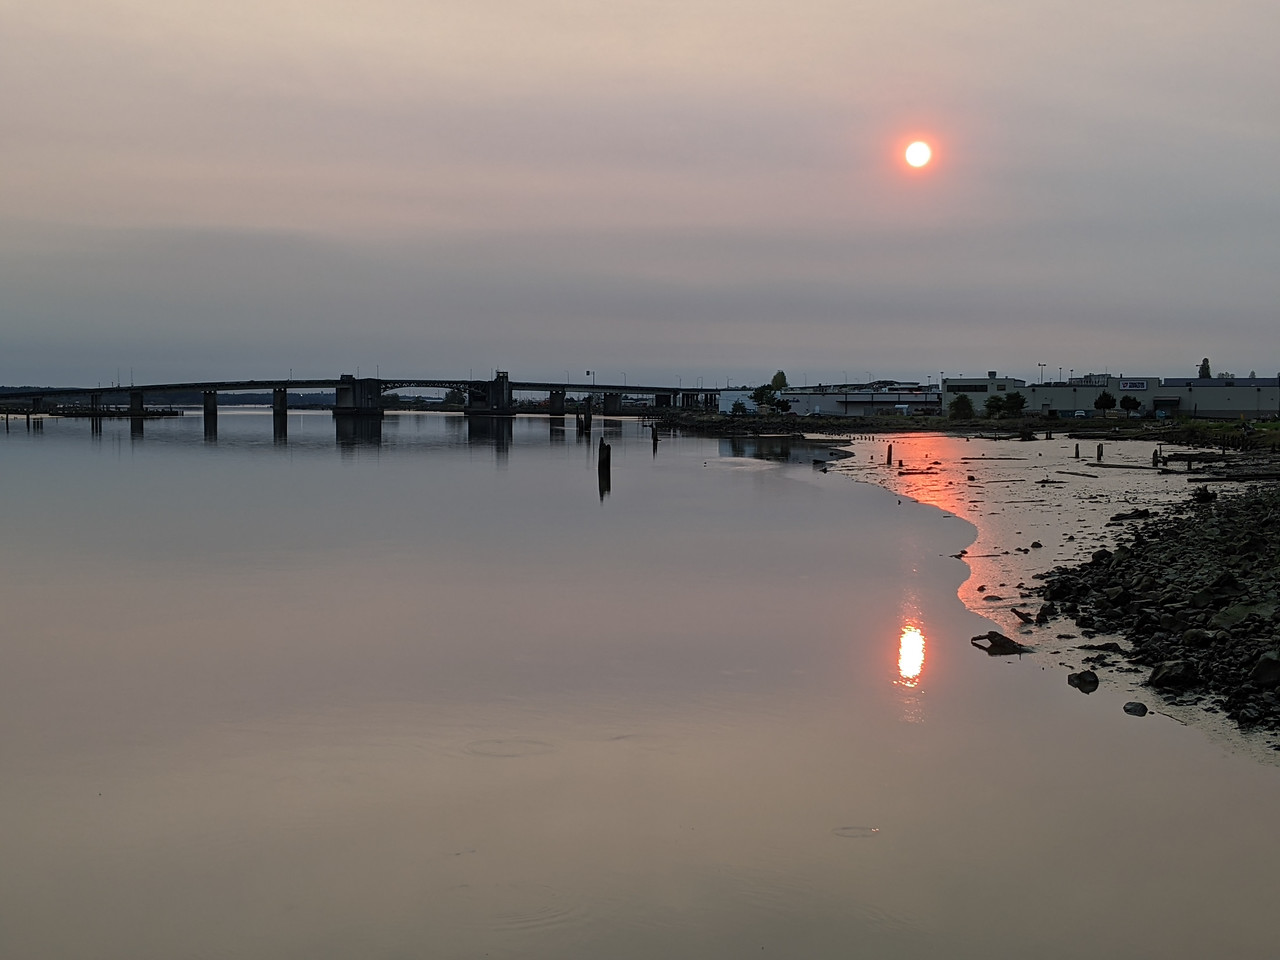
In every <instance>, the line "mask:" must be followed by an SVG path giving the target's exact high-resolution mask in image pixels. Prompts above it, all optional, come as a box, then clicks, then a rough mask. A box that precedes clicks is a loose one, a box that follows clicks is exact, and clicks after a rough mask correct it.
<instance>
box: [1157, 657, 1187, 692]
mask: <svg viewBox="0 0 1280 960" xmlns="http://www.w3.org/2000/svg"><path fill="white" fill-rule="evenodd" d="M1199 682H1200V672H1199V671H1198V670H1197V669H1196V665H1195V664H1194V663H1192V662H1191V661H1190V660H1166V661H1165V662H1164V663H1161V664H1157V665H1156V668H1155V669H1154V670H1152V671H1151V677H1150V678H1149V679H1148V680H1147V683H1149V684H1151V686H1153V687H1155V688H1156V689H1158V690H1185V689H1186V688H1187V687H1193V686H1195V685H1196V684H1197V683H1199Z"/></svg>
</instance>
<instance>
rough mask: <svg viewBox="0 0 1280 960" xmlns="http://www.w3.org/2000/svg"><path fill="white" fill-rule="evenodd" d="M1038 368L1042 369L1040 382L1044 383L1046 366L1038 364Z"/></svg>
mask: <svg viewBox="0 0 1280 960" xmlns="http://www.w3.org/2000/svg"><path fill="white" fill-rule="evenodd" d="M1036 366H1037V367H1039V368H1040V382H1041V383H1044V364H1043V363H1037V364H1036Z"/></svg>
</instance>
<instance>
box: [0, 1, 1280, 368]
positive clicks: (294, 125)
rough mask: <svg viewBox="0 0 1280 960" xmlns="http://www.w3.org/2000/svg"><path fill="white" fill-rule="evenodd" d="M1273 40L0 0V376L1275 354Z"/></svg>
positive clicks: (1150, 14)
mask: <svg viewBox="0 0 1280 960" xmlns="http://www.w3.org/2000/svg"><path fill="white" fill-rule="evenodd" d="M1278 41H1280V4H1277V3H1276V2H1275V0H1257V2H1239V3H1233V2H1229V0H1228V2H1222V0H1220V2H1217V3H1212V4H1210V3H1206V2H1204V0H1196V2H1182V0H1159V2H1156V0H1129V2H1125V3H1120V4H1117V3H1114V2H1106V3H1104V2H1101V0H1071V2H1066V0H1063V2H1037V0H1000V2H981V0H971V2H966V3H957V2H955V0H948V2H944V0H893V2H889V0H881V2H874V3H867V2H859V0H833V2H825V0H822V2H818V0H789V2H786V3H782V2H757V0H682V2H672V0H629V2H626V3H603V2H600V0H595V2H585V0H565V2H551V0H521V2H508V0H467V2H453V0H449V2H439V0H361V2H360V3H352V2H350V0H252V2H243V0H222V2H219V3H212V2H202V3H201V2H193V0H0V383H4V384H17V383H95V382H108V381H110V380H112V379H114V378H115V377H116V373H117V370H121V371H123V376H124V377H126V378H127V377H128V376H129V370H130V369H132V371H133V376H134V378H135V379H136V380H137V382H140V383H141V382H147V381H157V380H178V379H188V378H192V379H195V378H206V377H207V378H230V377H253V376H264V377H273V376H284V375H286V374H287V373H288V372H289V370H291V369H292V371H293V373H294V375H295V376H298V377H302V376H333V375H335V374H337V373H339V372H346V371H350V372H354V370H355V368H356V367H357V366H359V367H360V368H361V372H362V373H372V372H373V371H374V370H375V368H379V369H380V370H381V372H382V373H383V375H384V376H393V375H405V376H408V375H417V376H444V375H457V374H459V373H463V372H466V371H467V370H471V369H474V370H475V371H476V373H477V374H481V373H487V372H488V371H489V370H490V369H492V368H494V367H500V368H505V369H509V370H510V371H511V373H512V376H513V377H516V378H518V379H526V378H528V379H532V378H542V377H546V378H551V379H562V378H563V377H564V376H565V374H566V372H567V373H570V374H572V375H573V376H574V377H578V376H580V375H582V374H583V372H584V371H585V370H588V369H594V370H597V371H599V376H600V378H601V379H603V380H616V379H619V378H620V377H621V375H622V374H623V373H624V372H625V373H626V375H627V378H628V379H629V381H630V382H632V383H636V382H650V383H653V382H661V383H667V382H673V381H674V380H675V378H676V377H677V376H682V377H683V378H684V380H685V382H691V379H692V378H694V377H696V376H703V377H705V378H706V380H707V382H712V381H717V380H722V379H723V378H724V377H726V376H728V377H730V378H732V379H733V380H734V381H735V382H738V381H741V380H746V381H752V382H758V381H760V380H762V379H765V378H767V377H768V376H769V375H770V374H771V373H772V372H773V371H774V370H775V369H777V368H778V367H782V368H784V369H785V370H786V371H787V372H788V374H789V375H790V377H791V379H792V380H793V382H803V381H805V380H806V379H807V380H808V382H810V383H815V382H819V381H825V382H830V381H833V380H838V379H841V378H843V377H844V375H845V373H846V372H847V374H848V376H849V377H850V378H851V379H861V378H863V377H864V376H866V374H868V373H870V374H871V375H873V376H876V377H880V376H901V377H909V378H912V379H919V378H923V377H925V376H926V375H930V374H932V375H933V376H936V375H937V373H938V371H940V370H945V371H947V373H948V375H951V374H959V373H968V374H974V373H978V372H982V371H985V370H987V369H998V370H1000V371H1001V372H1007V373H1009V374H1011V375H1014V376H1025V377H1027V378H1028V379H1033V378H1037V377H1038V376H1039V368H1038V366H1037V364H1038V363H1044V364H1046V369H1047V371H1048V372H1049V375H1050V376H1055V377H1056V376H1057V371H1058V368H1059V367H1062V368H1063V370H1064V373H1065V372H1066V371H1067V370H1068V369H1074V370H1075V371H1076V372H1077V373H1082V372H1085V371H1098V372H1101V371H1102V370H1104V369H1109V370H1110V371H1112V372H1125V373H1128V374H1130V375H1140V374H1156V375H1181V376H1190V375H1194V373H1195V368H1196V365H1197V364H1198V362H1199V360H1200V358H1201V357H1203V356H1205V355H1208V356H1209V357H1210V358H1211V359H1212V361H1213V366H1214V368H1215V370H1218V369H1229V370H1232V371H1233V372H1236V373H1238V374H1241V375H1243V374H1245V373H1247V372H1248V371H1249V370H1250V369H1256V370H1257V371H1258V373H1259V374H1260V375H1264V374H1270V375H1272V376H1274V375H1275V374H1276V371H1277V370H1280V349H1277V344H1278V343H1280V338H1278V337H1277V336H1276V333H1277V330H1278V329H1280V175H1278V174H1277V156H1278V155H1280V55H1277V52H1276V49H1277V42H1278ZM915 138H924V139H926V140H929V141H930V142H931V143H932V144H933V146H934V150H935V161H934V163H933V164H932V165H931V166H930V167H928V168H926V169H925V170H924V171H921V172H912V171H910V170H908V169H907V168H906V166H905V164H904V163H903V162H902V160H901V154H902V150H903V148H904V147H905V146H906V144H907V143H908V142H910V141H911V140H912V139H915Z"/></svg>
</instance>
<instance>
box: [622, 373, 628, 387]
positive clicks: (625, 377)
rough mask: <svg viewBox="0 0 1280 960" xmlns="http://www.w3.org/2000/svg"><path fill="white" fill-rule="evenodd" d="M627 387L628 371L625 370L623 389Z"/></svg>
mask: <svg viewBox="0 0 1280 960" xmlns="http://www.w3.org/2000/svg"><path fill="white" fill-rule="evenodd" d="M626 388H627V371H625V370H623V371H622V389H624V390H625V389H626Z"/></svg>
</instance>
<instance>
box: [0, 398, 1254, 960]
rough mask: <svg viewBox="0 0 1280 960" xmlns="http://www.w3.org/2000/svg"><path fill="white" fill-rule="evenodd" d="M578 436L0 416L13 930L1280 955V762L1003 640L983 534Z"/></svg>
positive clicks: (884, 503) (447, 948)
mask: <svg viewBox="0 0 1280 960" xmlns="http://www.w3.org/2000/svg"><path fill="white" fill-rule="evenodd" d="M568 425H569V429H568V431H567V432H563V431H557V430H556V429H555V428H554V427H552V426H551V425H549V423H548V421H547V420H545V419H520V420H517V421H516V422H515V423H514V424H512V425H511V427H510V434H509V435H507V434H506V433H505V432H504V431H503V430H501V429H499V430H497V431H494V430H493V429H489V430H483V429H480V428H479V427H477V426H476V425H474V424H468V423H467V422H466V421H465V420H464V419H462V418H458V417H448V416H438V415H425V414H424V415H405V416H394V417H389V418H388V420H387V422H386V424H385V425H384V427H383V432H382V441H381V443H380V444H377V445H374V444H351V445H343V446H339V445H338V444H337V443H335V432H334V424H333V421H332V420H331V418H330V417H329V415H328V414H319V413H316V414H294V415H292V416H291V417H290V420H289V441H288V443H287V444H282V445H279V444H275V443H273V442H272V440H271V419H270V415H269V414H264V413H261V412H239V413H233V412H230V411H228V410H225V409H224V410H223V411H222V413H221V416H220V423H219V437H218V441H217V442H216V443H213V444H211V443H206V442H205V441H204V439H203V435H202V429H201V421H200V418H199V416H198V415H197V416H188V417H185V418H182V419H181V420H175V421H168V422H149V423H147V424H146V426H145V432H144V435H143V436H141V437H135V436H131V435H130V431H129V427H128V424H127V423H123V422H115V423H113V422H108V423H106V424H105V425H104V429H103V433H102V435H101V436H100V437H91V435H90V427H89V424H88V423H87V422H83V421H80V422H77V421H56V420H50V421H48V422H47V423H46V424H45V425H44V428H43V430H41V431H39V432H27V430H26V428H25V425H24V424H23V423H22V422H21V421H15V422H13V423H12V424H11V425H10V432H9V433H7V434H0V470H2V471H3V473H2V475H3V478H4V493H5V495H4V499H3V502H2V508H3V518H4V526H3V530H4V535H3V541H2V546H0V597H2V598H3V610H4V620H3V624H4V625H3V633H2V634H0V636H2V637H3V647H2V650H3V669H2V670H0V849H2V850H3V851H4V856H3V858H0V955H3V956H5V957H94V958H116V957H119V958H166V960H167V958H175V957H200V958H206V957H207V958H215V957H216V958H224V957H243V958H281V957H297V958H347V957H356V956H359V957H376V958H382V957H386V958H409V957H415V958H416V957H422V958H455V957H456V958H470V957H483V956H489V957H507V958H603V957H610V958H649V957H659V956H661V957H688V958H731V957H732V958H736V957H744V956H774V957H778V956H783V957H806V958H825V957H842V958H843V957H850V956H875V957H943V956H945V957H983V958H990V957H1009V958H1014V957H1017V958H1023V957H1032V956H1034V957H1085V956H1087V957H1097V956H1160V957H1202V956H1214V957H1261V956H1267V955H1270V954H1271V953H1272V952H1273V950H1274V944H1275V937H1274V924H1273V922H1272V920H1271V919H1270V918H1271V916H1272V912H1273V910H1274V906H1275V904H1276V902H1277V899H1278V897H1280V884H1278V883H1277V881H1276V876H1277V870H1276V866H1275V865H1276V863H1277V862H1278V858H1280V837H1278V836H1277V831H1276V830H1275V815H1276V811H1277V810H1278V809H1280V771H1278V770H1277V769H1276V768H1275V767H1267V766H1260V765H1257V764H1254V763H1252V762H1250V761H1248V760H1245V759H1242V758H1238V757H1232V756H1228V755H1226V754H1224V753H1223V751H1222V749H1221V748H1220V747H1217V746H1214V745H1213V744H1211V743H1209V742H1208V741H1206V740H1205V738H1203V737H1202V736H1200V735H1199V734H1198V733H1197V732H1195V731H1193V730H1189V729H1187V728H1184V727H1181V726H1179V725H1177V724H1175V723H1173V722H1172V721H1170V720H1167V719H1165V718H1162V717H1159V716H1153V717H1149V718H1146V719H1144V720H1137V719H1134V718H1130V717H1126V716H1125V715H1124V714H1123V713H1122V712H1121V710H1120V701H1119V700H1108V699H1107V696H1108V694H1107V693H1106V692H1105V690H1104V691H1099V692H1098V693H1097V694H1095V695H1094V696H1093V697H1084V696H1082V695H1081V694H1079V693H1078V692H1076V691H1075V690H1072V689H1071V688H1069V687H1067V686H1066V684H1065V682H1064V681H1063V677H1062V675H1061V673H1052V672H1050V671H1046V670H1042V669H1041V667H1040V666H1039V665H1036V664H1034V663H1031V662H1030V661H1023V662H1004V661H998V660H989V659H987V658H986V657H984V656H982V655H981V654H980V653H978V652H977V651H975V650H973V649H972V648H971V647H970V646H969V643H968V639H969V637H970V636H972V635H974V634H976V633H980V632H985V631H986V630H987V629H988V628H989V624H988V623H987V622H986V621H984V620H982V619H981V618H979V617H977V616H975V615H973V614H971V613H969V612H967V611H966V610H965V609H964V608H963V607H962V606H961V605H960V603H959V601H958V600H957V599H956V589H957V587H958V586H959V585H960V583H961V582H962V581H963V580H964V578H965V576H966V568H965V566H964V565H963V564H962V563H960V562H959V561H957V560H954V559H952V558H950V557H949V556H947V554H952V553H956V552H957V551H958V550H959V549H960V548H961V547H964V546H965V545H966V544H968V543H969V542H970V541H971V539H972V537H973V530H972V528H971V527H968V526H967V525H965V524H964V523H963V521H961V520H958V519H955V518H951V517H947V516H945V515H944V514H942V513H941V512H939V511H937V510H935V509H933V508H931V507H926V506H922V505H917V504H913V503H910V502H908V503H903V504H901V505H899V504H898V503H897V499H896V498H895V497H893V496H891V495H890V494H888V493H886V492H884V491H882V490H879V489H877V488H874V487H870V486H866V485H862V484H858V483H854V482H851V481H849V480H847V479H843V478H839V477H836V476H834V475H823V474H821V473H819V472H817V471H815V470H813V469H812V467H811V466H810V465H809V464H808V458H809V456H810V453H809V452H808V451H804V450H800V449H798V448H797V449H793V450H792V451H791V455H792V457H793V459H796V460H800V461H802V462H800V463H790V464H788V463H784V462H780V461H770V460H764V459H758V458H754V457H751V456H734V453H735V451H734V450H733V449H731V448H730V447H729V445H722V444H721V443H720V442H718V441H714V440H702V439H693V438H669V439H665V440H664V441H663V442H662V443H660V444H659V445H658V448H657V450H656V452H655V451H654V450H653V448H652V445H651V443H650V442H649V440H648V437H647V434H642V432H641V431H640V429H639V427H638V426H637V425H635V424H633V423H630V422H621V423H619V422H609V421H606V422H605V425H604V426H605V430H606V432H607V434H608V437H609V439H610V441H611V442H612V444H613V457H612V461H613V469H612V490H611V492H610V493H609V494H608V495H607V496H604V497H603V498H602V497H601V494H600V490H599V487H598V477H597V472H596V466H595V458H594V453H595V447H594V441H595V440H596V439H598V436H599V423H597V434H596V437H594V438H593V440H592V442H579V441H578V438H577V437H576V436H575V434H574V430H573V422H572V420H570V421H569V424H568ZM736 452H739V453H746V454H750V453H752V452H755V451H754V450H753V449H746V450H740V451H736ZM775 452H776V451H775Z"/></svg>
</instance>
